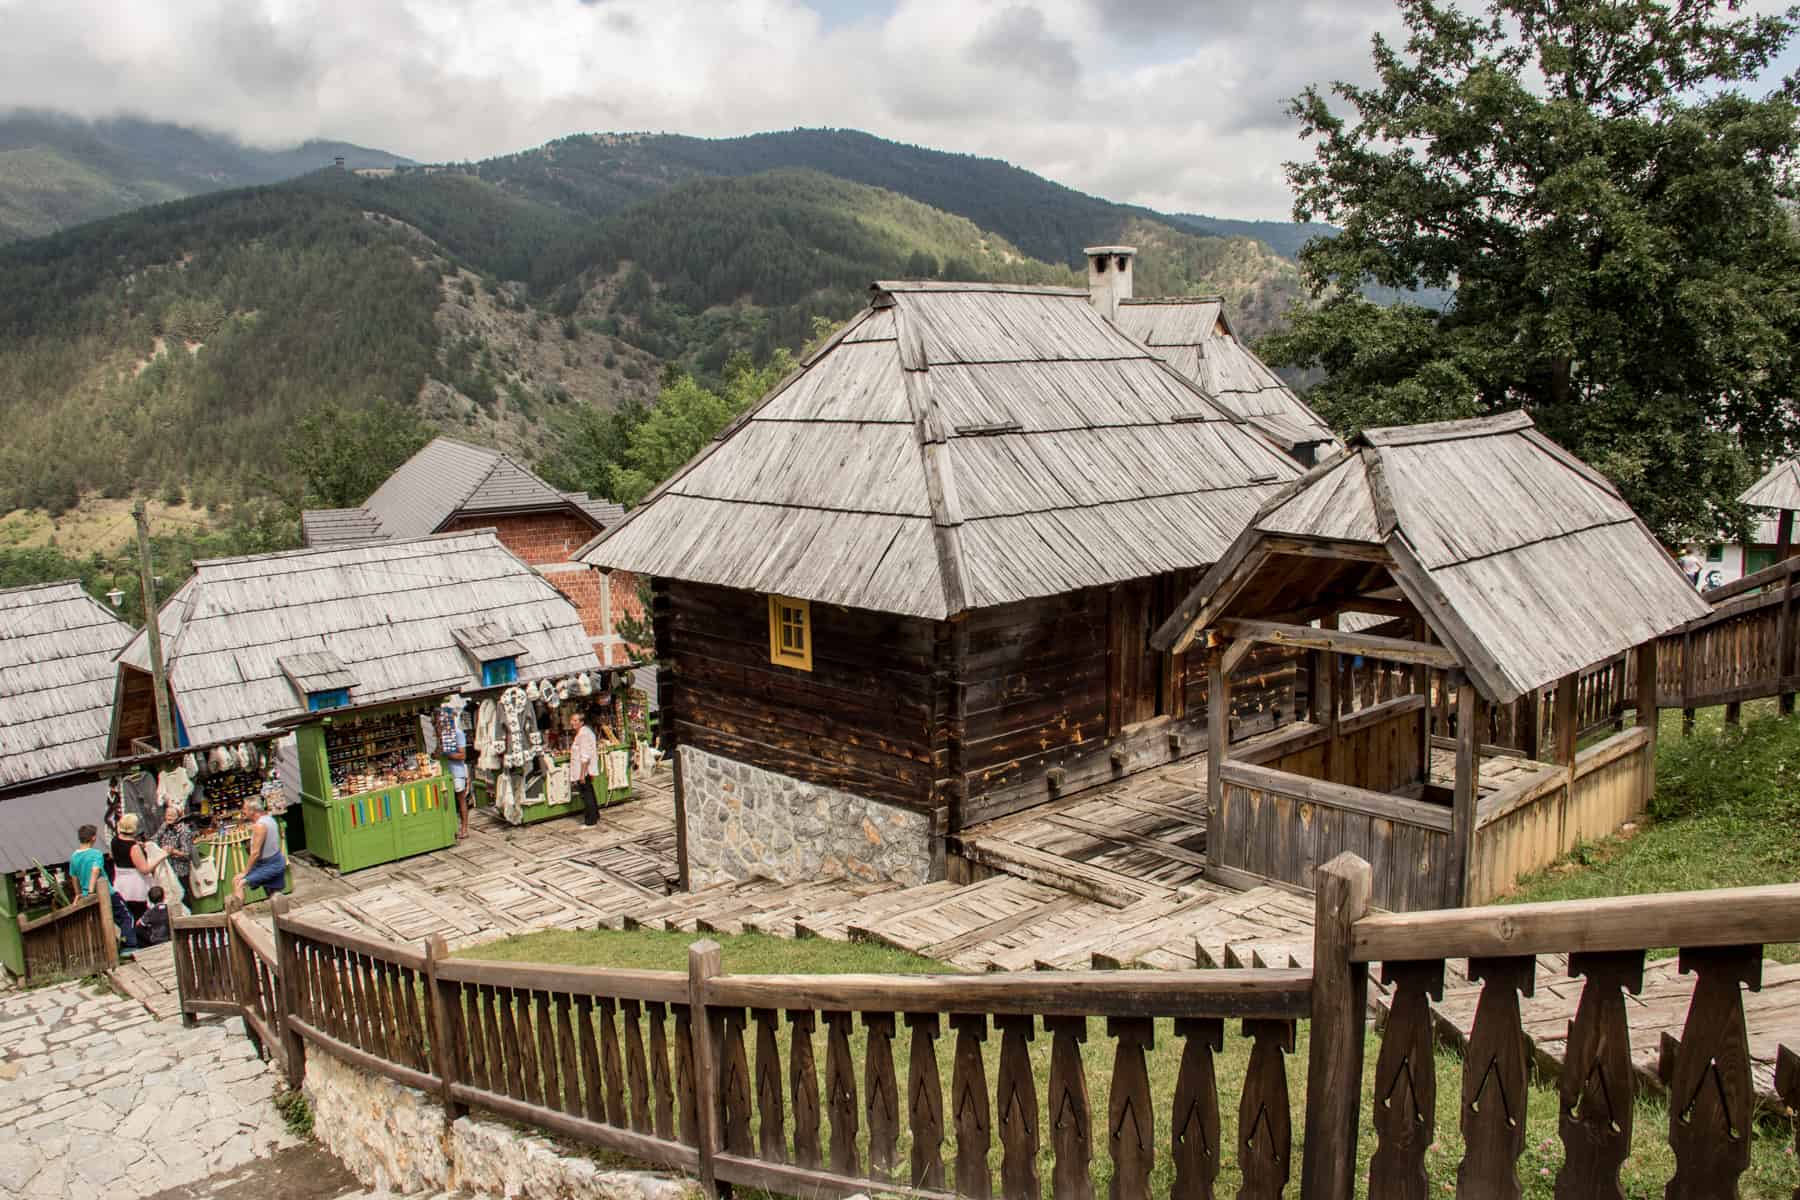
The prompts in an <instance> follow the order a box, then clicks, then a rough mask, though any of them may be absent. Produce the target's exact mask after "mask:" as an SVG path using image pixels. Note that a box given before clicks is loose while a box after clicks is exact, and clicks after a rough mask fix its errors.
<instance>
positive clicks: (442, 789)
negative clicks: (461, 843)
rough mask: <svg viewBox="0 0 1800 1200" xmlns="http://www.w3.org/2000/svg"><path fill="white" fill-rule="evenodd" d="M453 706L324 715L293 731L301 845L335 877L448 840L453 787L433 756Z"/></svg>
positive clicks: (411, 705) (425, 703) (431, 703)
mask: <svg viewBox="0 0 1800 1200" xmlns="http://www.w3.org/2000/svg"><path fill="white" fill-rule="evenodd" d="M456 712H457V709H456V708H452V707H448V706H443V705H441V702H440V700H439V698H437V697H431V698H429V699H421V700H415V701H411V702H408V703H402V704H395V705H392V706H389V707H385V708H379V709H375V710H373V711H368V712H354V713H338V714H333V713H331V712H330V711H328V710H327V711H322V712H320V713H318V714H316V715H315V716H314V717H313V719H311V720H309V721H308V722H307V723H306V724H304V725H301V726H300V727H299V728H298V729H296V730H295V737H296V739H297V740H298V742H299V748H300V804H301V811H302V814H303V816H304V820H305V828H306V848H307V850H308V851H309V852H310V853H311V854H313V855H314V856H315V857H317V858H320V859H323V860H324V861H326V862H328V863H331V864H333V865H335V866H336V867H337V868H338V869H339V870H341V871H355V870H360V869H361V868H363V867H372V866H376V865H378V864H380V863H386V862H393V861H394V860H395V859H398V858H406V857H409V856H411V855H414V854H423V853H425V852H426V851H428V850H439V849H442V848H443V847H445V846H449V845H451V844H453V843H454V842H455V841H456V829H457V824H458V820H457V812H456V791H455V789H454V788H453V787H452V786H451V782H450V774H449V771H448V769H447V768H446V767H445V766H444V763H443V761H442V760H441V759H440V758H439V757H438V755H439V753H440V746H441V745H442V744H443V743H444V742H445V741H446V740H449V739H451V738H453V736H454V734H453V730H452V728H451V722H454V721H455V720H456V719H457V716H456Z"/></svg>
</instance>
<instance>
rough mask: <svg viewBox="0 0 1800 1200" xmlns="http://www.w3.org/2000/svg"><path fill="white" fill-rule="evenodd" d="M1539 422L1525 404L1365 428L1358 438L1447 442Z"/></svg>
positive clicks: (1382, 441)
mask: <svg viewBox="0 0 1800 1200" xmlns="http://www.w3.org/2000/svg"><path fill="white" fill-rule="evenodd" d="M1534 428H1536V422H1534V421H1533V420H1532V419H1531V414H1530V413H1528V412H1526V411H1525V410H1524V409H1523V408H1517V409H1514V410H1513V411H1511V412H1505V413H1500V414H1497V415H1495V416H1488V417H1467V418H1464V419H1463V420H1459V421H1428V422H1425V423H1423V424H1420V425H1381V426H1376V427H1374V428H1370V429H1365V430H1363V431H1362V432H1361V433H1360V434H1358V435H1357V437H1356V439H1355V440H1357V441H1360V442H1363V443H1364V444H1366V445H1370V446H1414V445H1418V444H1419V443H1421V442H1448V441H1455V440H1457V439H1461V438H1476V437H1496V436H1499V435H1501V434H1507V433H1518V432H1519V431H1520V430H1522V429H1534Z"/></svg>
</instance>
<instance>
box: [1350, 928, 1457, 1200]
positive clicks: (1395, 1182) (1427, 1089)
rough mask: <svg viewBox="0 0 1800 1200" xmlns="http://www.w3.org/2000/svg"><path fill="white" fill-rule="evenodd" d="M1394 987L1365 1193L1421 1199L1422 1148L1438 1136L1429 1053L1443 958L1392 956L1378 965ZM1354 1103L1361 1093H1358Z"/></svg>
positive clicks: (1378, 1068)
mask: <svg viewBox="0 0 1800 1200" xmlns="http://www.w3.org/2000/svg"><path fill="white" fill-rule="evenodd" d="M1381 977H1382V982H1383V983H1385V984H1387V985H1388V986H1389V987H1391V988H1392V989H1393V992H1394V996H1393V1003H1392V1006H1391V1007H1390V1008H1389V1010H1388V1021H1387V1029H1386V1030H1385V1031H1384V1032H1383V1034H1382V1038H1381V1050H1380V1052H1379V1053H1378V1054H1377V1055H1376V1057H1375V1107H1374V1117H1373V1124H1374V1126H1375V1157H1374V1158H1373V1159H1372V1160H1371V1161H1370V1163H1369V1195H1371V1196H1384V1197H1387V1196H1392V1197H1394V1198H1395V1200H1426V1197H1427V1196H1428V1195H1429V1194H1430V1186H1431V1185H1430V1181H1429V1180H1428V1179H1427V1178H1426V1176H1425V1148H1426V1147H1427V1146H1429V1145H1430V1144H1431V1142H1432V1139H1434V1138H1435V1137H1436V1136H1437V1064H1436V1062H1435V1061H1434V1060H1433V1058H1432V1039H1431V1001H1432V1000H1441V999H1442V998H1443V995H1444V963H1443V960H1442V959H1434V960H1431V961H1421V962H1409V961H1405V960H1394V961H1390V962H1385V963H1383V964H1382V966H1381ZM1357 1102H1358V1103H1359V1104H1360V1103H1361V1097H1360V1096H1359V1097H1358V1101H1357Z"/></svg>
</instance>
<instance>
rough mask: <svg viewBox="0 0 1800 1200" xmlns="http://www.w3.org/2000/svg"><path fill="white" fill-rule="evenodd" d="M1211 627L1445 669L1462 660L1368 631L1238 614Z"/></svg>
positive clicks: (1450, 653) (1442, 649)
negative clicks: (1355, 631) (1323, 627)
mask: <svg viewBox="0 0 1800 1200" xmlns="http://www.w3.org/2000/svg"><path fill="white" fill-rule="evenodd" d="M1213 628H1214V629H1216V630H1217V631H1218V632H1219V633H1221V634H1224V635H1225V636H1226V637H1232V638H1244V639H1248V640H1251V641H1258V642H1267V643H1269V644H1271V645H1275V646H1297V647H1300V648H1302V649H1308V650H1330V651H1332V652H1333V653H1336V654H1360V655H1364V656H1366V657H1368V658H1380V659H1385V660H1387V661H1389V662H1406V663H1418V664H1420V665H1422V666H1427V667H1438V668H1441V669H1445V670H1448V669H1449V668H1451V667H1459V666H1461V665H1462V663H1461V662H1460V661H1459V660H1458V659H1457V657H1456V654H1455V652H1454V651H1452V650H1450V649H1449V648H1447V647H1444V646H1434V645H1432V644H1431V643H1429V642H1415V641H1412V640H1411V639H1409V638H1391V637H1378V636H1376V635H1375V634H1372V633H1347V632H1345V631H1343V630H1341V629H1315V628H1313V627H1312V626H1310V625H1289V624H1287V623H1285V622H1282V621H1251V620H1247V619H1245V618H1242V617H1225V618H1222V619H1221V620H1218V621H1215V622H1213Z"/></svg>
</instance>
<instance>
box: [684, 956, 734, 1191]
mask: <svg viewBox="0 0 1800 1200" xmlns="http://www.w3.org/2000/svg"><path fill="white" fill-rule="evenodd" d="M718 973H719V943H717V942H715V941H713V940H712V939H711V938H707V939H705V940H703V941H698V942H695V943H693V944H692V945H691V946H689V947H688V1026H689V1028H690V1029H692V1030H693V1042H694V1095H695V1097H696V1098H697V1099H698V1100H699V1102H700V1103H699V1108H700V1122H699V1126H700V1127H699V1131H698V1132H699V1135H700V1137H699V1145H698V1147H697V1149H698V1150H699V1152H700V1186H701V1188H702V1189H704V1190H705V1192H706V1194H707V1195H708V1196H718V1197H729V1196H730V1195H731V1185H730V1184H721V1183H720V1182H719V1180H718V1177H717V1175H716V1174H715V1170H716V1167H715V1165H714V1163H713V1156H714V1155H716V1154H717V1153H718V1152H719V1106H720V1105H721V1104H723V1103H724V1094H723V1093H722V1092H721V1090H720V1086H719V1041H718V1038H717V1035H716V1031H715V1030H714V1029H713V1019H712V1015H711V1014H710V1013H709V1012H708V1011H707V1008H706V988H707V984H708V982H709V981H710V980H711V979H712V977H713V976H715V975H717V974H718Z"/></svg>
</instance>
